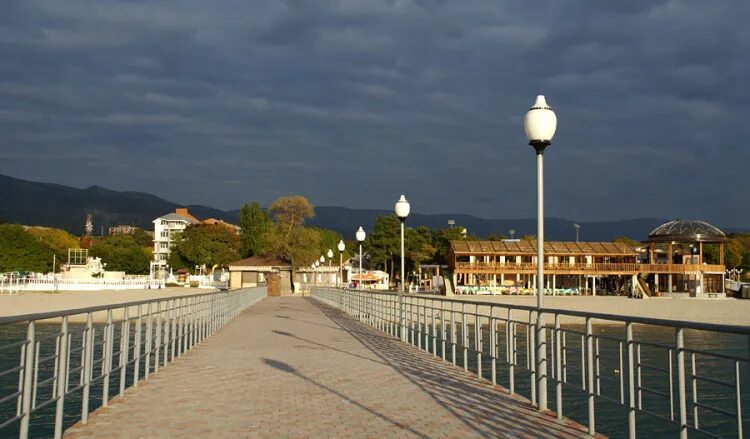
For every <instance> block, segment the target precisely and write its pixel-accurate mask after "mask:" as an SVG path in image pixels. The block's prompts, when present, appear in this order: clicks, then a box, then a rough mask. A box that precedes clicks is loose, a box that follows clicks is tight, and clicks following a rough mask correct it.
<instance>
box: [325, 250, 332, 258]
mask: <svg viewBox="0 0 750 439" xmlns="http://www.w3.org/2000/svg"><path fill="white" fill-rule="evenodd" d="M326 256H328V259H331V258H332V257H333V250H331V249H330V248H329V249H328V253H326Z"/></svg>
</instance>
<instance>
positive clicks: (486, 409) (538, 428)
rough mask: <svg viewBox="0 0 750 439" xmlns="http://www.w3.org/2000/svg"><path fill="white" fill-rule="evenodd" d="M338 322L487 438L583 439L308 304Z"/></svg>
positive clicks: (336, 313) (455, 371)
mask: <svg viewBox="0 0 750 439" xmlns="http://www.w3.org/2000/svg"><path fill="white" fill-rule="evenodd" d="M306 300H308V301H309V302H310V303H311V304H313V306H315V307H316V308H318V309H320V310H321V311H322V312H323V314H324V315H325V316H326V317H328V318H329V319H330V320H331V321H332V322H333V323H335V324H336V325H338V326H340V327H341V328H343V329H345V330H347V331H348V332H349V333H350V334H351V335H352V336H353V337H355V338H356V339H357V340H358V341H359V342H360V343H361V344H362V346H364V347H365V348H367V349H368V350H369V351H371V352H372V353H373V354H375V355H376V356H377V357H379V358H380V359H381V360H382V361H383V362H384V363H386V364H387V365H389V366H391V367H392V368H393V369H394V370H395V371H397V372H398V373H399V374H401V375H402V376H403V377H405V378H406V379H408V380H409V381H411V382H412V383H414V384H415V385H417V386H419V388H420V389H422V390H423V391H424V392H425V393H426V394H427V395H429V396H430V397H431V398H432V399H433V400H434V401H436V402H437V403H439V404H440V405H441V406H443V407H444V408H445V409H446V410H448V411H449V412H450V413H451V414H452V415H454V416H455V417H456V418H457V419H459V420H460V421H461V422H462V423H463V424H464V425H466V426H467V427H468V428H469V429H470V430H471V431H472V432H473V434H477V435H480V436H482V437H498V436H503V437H515V436H523V437H550V438H551V437H581V436H585V432H584V431H583V429H582V428H581V427H580V426H577V425H576V426H575V427H571V425H570V424H567V425H566V423H564V422H563V423H560V422H558V421H557V420H555V419H554V418H553V417H552V416H550V415H548V414H541V413H539V412H536V411H534V409H533V408H531V406H530V405H529V403H528V401H526V400H524V399H522V398H520V397H518V398H516V397H513V396H510V395H509V394H508V393H506V392H507V391H505V392H503V391H501V390H500V387H499V386H498V387H497V388H495V389H492V388H491V387H489V386H488V383H487V382H485V381H483V380H479V379H478V378H476V376H474V375H472V374H469V373H466V372H464V371H463V370H462V369H459V368H454V367H449V366H448V365H447V364H446V363H443V362H442V360H440V359H437V358H433V357H431V356H429V354H425V353H424V352H421V351H418V350H417V349H416V348H411V347H409V346H407V345H404V344H403V343H402V342H401V341H399V340H398V339H396V338H393V337H390V336H388V335H384V334H383V333H380V332H378V331H376V330H374V329H372V328H370V327H369V326H367V325H365V324H363V323H360V322H358V321H356V320H353V319H352V318H350V317H349V316H347V315H346V314H345V313H344V312H343V311H341V310H339V309H336V308H333V307H331V306H329V305H326V304H324V303H322V302H319V301H317V300H313V299H306Z"/></svg>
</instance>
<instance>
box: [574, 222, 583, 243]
mask: <svg viewBox="0 0 750 439" xmlns="http://www.w3.org/2000/svg"><path fill="white" fill-rule="evenodd" d="M573 227H575V228H576V242H578V232H579V231H580V230H581V225H580V224H573Z"/></svg>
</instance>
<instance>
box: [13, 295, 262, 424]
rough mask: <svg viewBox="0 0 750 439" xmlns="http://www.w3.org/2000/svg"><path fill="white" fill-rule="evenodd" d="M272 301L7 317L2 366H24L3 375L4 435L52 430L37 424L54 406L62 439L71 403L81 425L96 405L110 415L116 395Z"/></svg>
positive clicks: (126, 306) (210, 301)
mask: <svg viewBox="0 0 750 439" xmlns="http://www.w3.org/2000/svg"><path fill="white" fill-rule="evenodd" d="M265 295H266V294H265V288H251V289H245V290H238V291H230V292H215V293H202V294H194V295H185V296H178V297H168V298H159V299H151V300H143V301H137V302H128V303H121V304H114V305H102V306H95V307H88V308H80V309H73V310H65V311H58V312H48V313H39V314H26V315H18V316H11V317H0V366H2V365H4V364H6V365H7V364H13V363H12V362H10V361H9V360H10V359H11V358H18V359H19V360H18V361H17V362H16V365H15V366H13V367H9V368H6V369H5V370H2V367H0V435H2V433H3V430H4V429H12V428H17V430H18V434H19V437H20V438H21V439H25V438H27V437H28V436H29V433H30V431H31V430H34V429H38V428H42V427H43V425H41V424H44V423H45V422H40V423H39V424H40V425H37V424H36V423H35V419H34V418H35V416H39V417H41V416H42V411H43V410H44V409H47V410H49V408H50V407H52V406H53V405H54V428H53V431H52V432H51V433H52V434H53V436H54V437H55V438H59V437H61V436H62V433H63V429H64V428H65V427H66V426H65V425H64V417H67V419H66V422H68V421H69V420H70V418H71V410H70V409H69V408H67V406H66V403H67V404H70V403H71V402H75V403H76V404H80V411H78V410H73V411H72V414H73V415H74V420H77V419H80V422H82V423H84V424H85V423H87V422H88V417H89V412H90V411H91V410H92V409H93V408H94V407H93V405H94V404H92V399H96V402H100V405H101V406H104V407H106V406H107V405H108V404H109V401H110V399H111V396H112V395H111V394H110V392H112V393H115V392H116V393H117V394H118V395H119V396H120V397H122V396H124V395H125V389H126V388H128V387H131V386H132V387H138V382H139V381H140V380H142V379H143V380H148V379H149V376H150V375H151V374H153V373H156V372H158V371H159V368H160V367H165V366H167V365H168V364H169V362H171V361H174V360H175V359H176V358H179V357H180V356H181V355H183V354H184V353H186V352H187V351H189V350H190V349H192V348H193V347H195V346H196V345H198V344H199V343H201V341H203V340H204V339H205V338H206V337H209V336H210V335H211V334H213V333H214V332H216V331H217V330H219V329H221V328H222V327H223V326H224V325H226V324H227V323H228V322H229V321H230V320H231V319H232V318H234V317H235V316H236V315H238V314H239V313H240V312H241V311H242V310H243V309H245V308H246V307H248V306H250V305H252V304H253V303H255V302H257V301H258V300H260V299H261V298H263V297H265ZM9 334H10V335H9ZM12 334H17V335H18V337H15V339H14V337H13V336H12ZM4 340H5V341H9V342H7V343H5V344H2V342H3V341H4ZM16 375H17V377H18V380H17V386H15V385H13V384H12V383H11V384H12V387H11V386H9V385H8V384H9V382H8V380H12V381H13V382H14V381H15V379H14V377H15V376H16ZM4 379H5V380H4ZM4 381H5V382H4ZM94 390H97V391H98V393H97V394H96V395H95V394H94ZM5 392H8V393H7V394H4V393H5ZM8 405H12V406H13V407H12V409H8ZM78 414H79V415H78ZM51 417H52V416H51V415H50V418H51ZM49 420H50V419H47V422H46V423H47V424H49ZM37 427H38V428H37ZM35 435H38V433H37V434H35Z"/></svg>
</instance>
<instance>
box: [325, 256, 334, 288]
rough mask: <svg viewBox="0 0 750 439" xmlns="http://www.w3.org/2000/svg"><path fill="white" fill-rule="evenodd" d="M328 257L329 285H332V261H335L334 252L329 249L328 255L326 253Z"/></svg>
mask: <svg viewBox="0 0 750 439" xmlns="http://www.w3.org/2000/svg"><path fill="white" fill-rule="evenodd" d="M326 256H327V257H328V285H330V284H331V259H333V250H331V249H330V248H329V249H328V253H326Z"/></svg>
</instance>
